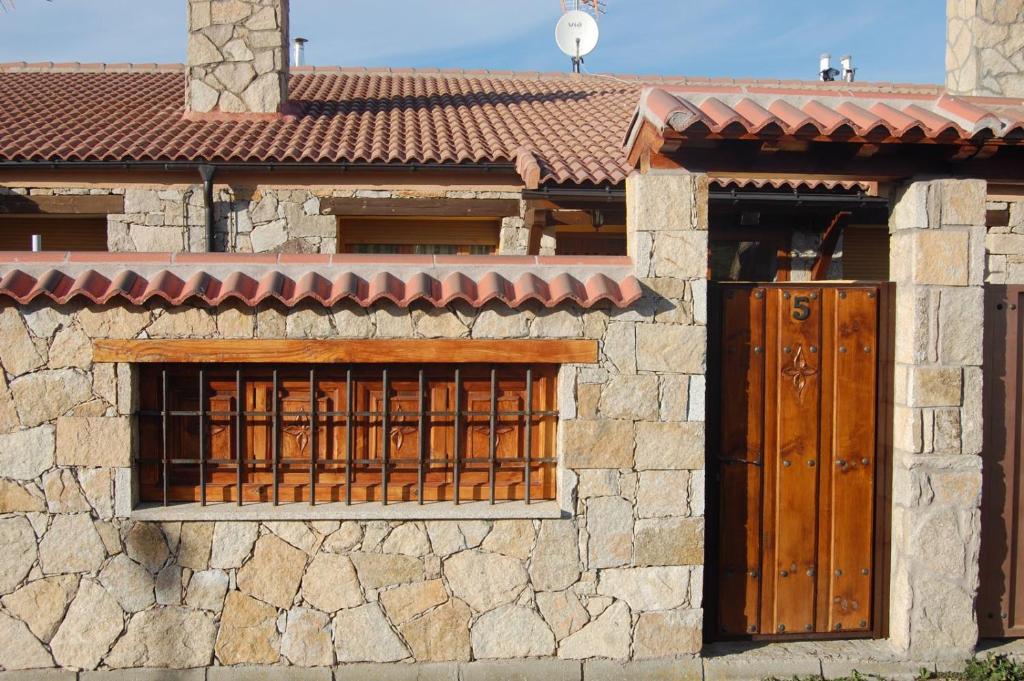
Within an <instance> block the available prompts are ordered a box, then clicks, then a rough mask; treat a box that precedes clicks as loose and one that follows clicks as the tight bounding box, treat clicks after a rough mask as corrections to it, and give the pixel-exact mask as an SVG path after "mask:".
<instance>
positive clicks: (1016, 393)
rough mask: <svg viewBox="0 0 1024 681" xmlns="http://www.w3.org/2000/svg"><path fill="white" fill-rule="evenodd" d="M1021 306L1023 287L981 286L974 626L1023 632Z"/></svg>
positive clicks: (1000, 633) (999, 633)
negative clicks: (978, 534)
mask: <svg viewBox="0 0 1024 681" xmlns="http://www.w3.org/2000/svg"><path fill="white" fill-rule="evenodd" d="M1021 305H1024V286H995V285H987V286H986V287H985V355H984V358H985V362H984V372H985V376H984V383H983V385H984V419H983V422H984V429H985V431H984V432H985V436H984V446H983V449H982V451H983V454H982V457H983V464H984V465H983V466H982V475H983V481H982V494H981V561H980V575H979V577H980V585H979V589H978V629H979V632H980V634H981V635H982V636H990V637H1004V636H1005V637H1021V636H1024V588H1022V587H1024V561H1022V560H1021V557H1020V553H1021V547H1022V545H1024V523H1021V522H1020V514H1019V511H1018V509H1019V508H1020V504H1021V501H1022V496H1024V495H1022V492H1024V490H1022V486H1024V476H1021V474H1020V467H1021V445H1020V441H1021V416H1022V414H1021V405H1022V403H1024V402H1022V399H1021V398H1022V395H1021V393H1022V390H1021V388H1022V385H1021V353H1022V350H1024V348H1022V343H1021V341H1022V340H1024V334H1022V333H1021V315H1020V310H1021Z"/></svg>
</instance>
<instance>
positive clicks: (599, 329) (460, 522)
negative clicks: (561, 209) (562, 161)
mask: <svg viewBox="0 0 1024 681" xmlns="http://www.w3.org/2000/svg"><path fill="white" fill-rule="evenodd" d="M630 188H631V189H630V191H631V194H632V195H633V199H632V200H631V203H630V211H631V218H630V222H631V225H632V226H631V240H632V242H633V243H634V244H641V245H642V246H641V247H642V252H640V251H637V252H636V253H637V255H638V276H640V277H641V278H642V280H643V282H644V284H645V285H646V286H647V288H648V294H647V295H646V296H645V297H644V298H643V299H641V300H640V301H638V302H637V303H636V304H634V305H633V306H632V307H630V308H629V309H625V310H619V309H612V308H610V307H606V306H604V307H598V308H595V309H588V310H582V309H579V308H577V307H575V306H573V305H562V306H559V307H558V308H555V309H552V310H548V309H543V308H539V307H530V306H527V307H525V308H520V309H517V310H515V311H514V312H512V313H511V314H510V313H509V311H508V309H507V308H505V307H503V306H500V305H492V306H488V307H485V308H484V309H481V310H475V309H472V308H470V307H468V306H466V305H462V304H455V305H452V306H450V307H448V308H443V309H433V308H429V307H425V306H418V307H413V308H412V309H399V308H395V307H393V306H390V305H381V306H377V307H374V308H371V309H369V310H364V309H362V308H358V307H353V306H351V305H339V306H337V307H334V308H331V309H324V308H323V307H319V306H304V307H299V308H294V309H283V308H279V307H277V306H276V304H274V305H271V304H268V305H263V306H261V307H259V308H258V309H255V310H250V309H246V308H240V307H237V306H234V305H227V306H223V307H220V308H216V309H205V308H199V307H180V308H168V307H166V306H164V305H160V304H151V305H147V306H145V307H130V306H123V305H115V304H111V305H106V306H100V305H88V306H86V305H84V304H68V305H63V306H55V305H52V304H48V303H44V302H37V303H34V304H32V305H29V306H24V307H18V306H13V305H10V304H4V305H3V306H0V365H2V366H3V368H4V371H3V373H2V374H0V376H2V381H3V384H2V385H0V537H2V541H3V543H4V545H5V547H7V548H8V550H6V551H4V552H2V554H0V631H2V632H4V633H3V637H4V640H5V641H16V642H17V645H15V646H3V647H0V668H2V669H6V670H16V669H28V668H46V667H64V668H67V669H81V670H93V669H134V668H142V667H172V668H185V667H196V666H205V665H214V667H213V668H212V669H211V672H210V673H211V674H212V673H213V669H216V668H219V667H226V666H244V665H279V666H289V665H290V666H294V667H318V668H319V667H328V666H334V665H340V669H341V670H344V669H346V668H347V666H348V665H362V664H367V663H374V664H396V665H407V664H408V663H410V662H420V663H434V662H445V663H451V662H469V661H474V662H473V663H474V664H480V665H484V666H486V665H488V664H491V665H495V664H499V663H501V662H502V661H507V660H524V659H526V658H543V659H547V660H550V661H556V660H564V661H573V664H576V665H579V664H580V663H581V662H582V661H588V660H594V659H598V658H611V659H612V660H616V661H618V662H620V663H621V662H626V661H630V660H632V661H637V662H638V663H639V662H640V661H644V660H656V659H681V660H687V659H690V658H692V656H694V655H695V654H697V653H698V652H699V650H700V647H701V630H702V611H701V609H700V608H701V600H702V593H703V579H704V575H703V567H702V566H703V562H704V559H703V533H704V520H703V515H704V471H703V469H704V406H703V405H704V374H705V346H706V340H705V339H706V331H705V323H706V309H705V308H706V304H705V283H704V271H705V268H706V264H705V262H704V256H703V253H704V252H705V247H704V244H706V234H707V232H706V228H707V212H706V206H707V180H706V178H704V177H700V176H689V175H679V174H674V175H651V176H649V177H634V178H631V180H630ZM256 206H257V209H258V206H259V202H257V203H256ZM184 337H187V338H334V337H346V338H394V337H410V338H419V337H431V338H433V337H452V338H529V337H546V338H587V339H594V340H597V341H599V343H600V345H599V347H600V361H599V363H598V364H596V365H565V366H563V367H562V368H561V370H560V374H559V391H558V392H559V410H560V420H559V435H558V449H559V452H558V455H559V459H560V484H559V505H560V506H561V508H563V509H565V512H564V514H563V517H561V518H557V517H551V518H547V517H545V518H533V519H531V518H516V517H513V518H508V519H501V520H495V519H486V518H481V517H480V516H479V512H477V515H476V516H474V517H465V518H458V517H455V518H453V519H447V520H425V521H424V520H415V519H403V518H407V517H408V515H404V516H403V513H402V511H401V509H400V508H399V506H401V505H397V506H396V507H395V516H394V518H393V519H388V520H369V521H368V520H353V519H346V517H345V509H344V508H342V507H339V508H338V509H337V516H336V517H335V518H332V519H328V520H322V519H321V520H312V521H302V520H301V519H300V520H284V519H275V518H273V517H270V518H265V519H263V520H260V521H223V520H212V519H204V517H203V516H202V509H200V510H199V511H198V512H197V513H198V515H197V517H195V518H194V519H189V520H188V521H185V522H181V521H179V520H170V519H167V520H159V521H148V520H146V521H143V520H140V519H138V518H133V517H132V508H131V498H132V479H133V474H132V470H131V455H132V451H133V446H134V438H135V437H136V436H135V435H134V431H133V428H132V416H131V413H132V411H133V409H134V406H135V404H136V401H137V396H136V392H137V388H138V386H137V385H136V383H135V381H136V378H135V374H134V372H133V370H132V367H131V366H129V365H111V364H100V363H96V362H94V361H93V355H92V345H91V343H92V341H93V340H95V339H98V338H184ZM681 347H686V348H691V350H689V351H688V352H685V353H680V352H679V348H681ZM317 508H322V507H321V506H318V507H317ZM666 537H672V538H674V539H673V541H665V538H666ZM353 632H358V635H352V634H353ZM552 664H554V662H552ZM645 664H646V663H645ZM697 670H698V673H699V665H698V667H697ZM467 678H468V677H467Z"/></svg>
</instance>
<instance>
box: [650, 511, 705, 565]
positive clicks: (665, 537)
mask: <svg viewBox="0 0 1024 681" xmlns="http://www.w3.org/2000/svg"><path fill="white" fill-rule="evenodd" d="M635 543H636V546H635V548H634V558H633V562H634V563H635V564H636V565H702V564H703V563H704V519H703V518H657V519H653V520H638V521H637V522H636V542H635Z"/></svg>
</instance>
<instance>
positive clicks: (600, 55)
mask: <svg viewBox="0 0 1024 681" xmlns="http://www.w3.org/2000/svg"><path fill="white" fill-rule="evenodd" d="M607 3H608V8H609V11H608V14H607V15H605V16H604V17H603V18H602V21H601V31H602V38H601V44H600V45H599V46H598V49H597V51H595V53H594V54H593V55H591V56H590V57H589V58H588V59H587V64H586V68H587V69H588V70H589V71H592V72H615V73H660V74H685V75H693V76H737V77H741V76H749V77H773V78H774V77H778V78H813V77H814V76H815V71H816V69H817V63H818V56H819V55H820V54H821V53H822V52H831V53H832V54H833V55H834V56H835V57H837V58H838V57H839V56H841V55H843V54H846V53H852V54H853V55H854V58H855V62H856V66H858V68H859V69H860V71H859V73H858V77H859V78H860V79H861V80H895V81H906V82H941V81H942V80H943V60H944V46H945V16H944V11H945V2H942V0H899V1H896V2H894V1H893V0H856V1H855V2H821V1H820V0H607ZM15 4H16V6H17V7H16V9H14V10H12V11H8V12H0V62H2V61H107V62H122V61H133V62H153V61H156V62H180V61H182V59H183V58H184V48H185V41H184V16H185V0H53V2H46V1H45V0H15ZM291 13H292V17H291V18H292V35H293V36H296V35H301V36H303V37H306V38H308V39H309V40H310V44H309V47H308V53H307V54H308V57H307V63H310V64H324V65H327V64H330V65H345V66H415V67H430V66H435V67H460V68H491V69H516V70H566V69H567V68H568V62H567V60H566V59H565V58H564V57H563V56H562V54H561V53H560V52H558V50H557V49H556V48H555V46H554V40H553V34H554V24H555V21H556V20H557V18H558V16H559V13H560V5H559V0H504V1H501V0H433V1H430V2H428V1H427V0H370V1H368V0H292V10H291ZM652 18H653V20H652Z"/></svg>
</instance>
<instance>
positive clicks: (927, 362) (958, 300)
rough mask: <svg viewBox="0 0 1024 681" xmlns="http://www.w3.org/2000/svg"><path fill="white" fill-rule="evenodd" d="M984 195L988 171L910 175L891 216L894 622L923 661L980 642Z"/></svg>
mask: <svg viewBox="0 0 1024 681" xmlns="http://www.w3.org/2000/svg"><path fill="white" fill-rule="evenodd" d="M985 193H986V184H985V182H984V181H983V180H934V181H921V182H912V183H910V184H908V185H907V186H905V187H904V188H902V189H901V191H900V192H899V193H898V194H897V195H896V196H895V197H894V203H893V209H892V214H891V219H890V228H891V230H892V237H891V254H890V267H891V271H892V278H893V281H895V282H896V286H897V291H896V342H895V370H894V378H895V388H894V424H893V490H892V494H893V497H892V498H893V509H892V513H893V522H892V581H891V587H890V588H891V602H890V606H889V607H890V631H891V639H892V642H893V643H894V644H895V646H896V647H897V648H898V649H901V650H906V651H909V652H910V653H911V654H913V655H915V656H917V657H916V659H924V658H925V657H931V658H960V659H962V658H963V657H964V656H965V655H968V654H969V653H971V652H972V651H973V648H974V645H975V643H976V641H977V634H978V629H977V621H976V615H975V609H974V601H975V596H976V594H977V589H978V553H979V541H980V531H981V528H980V512H979V504H980V499H981V447H982V427H981V426H982V411H981V405H982V369H981V365H982V320H983V314H984V312H983V278H984V267H985V262H984V260H985V258H984V248H985V246H984V243H985Z"/></svg>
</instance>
